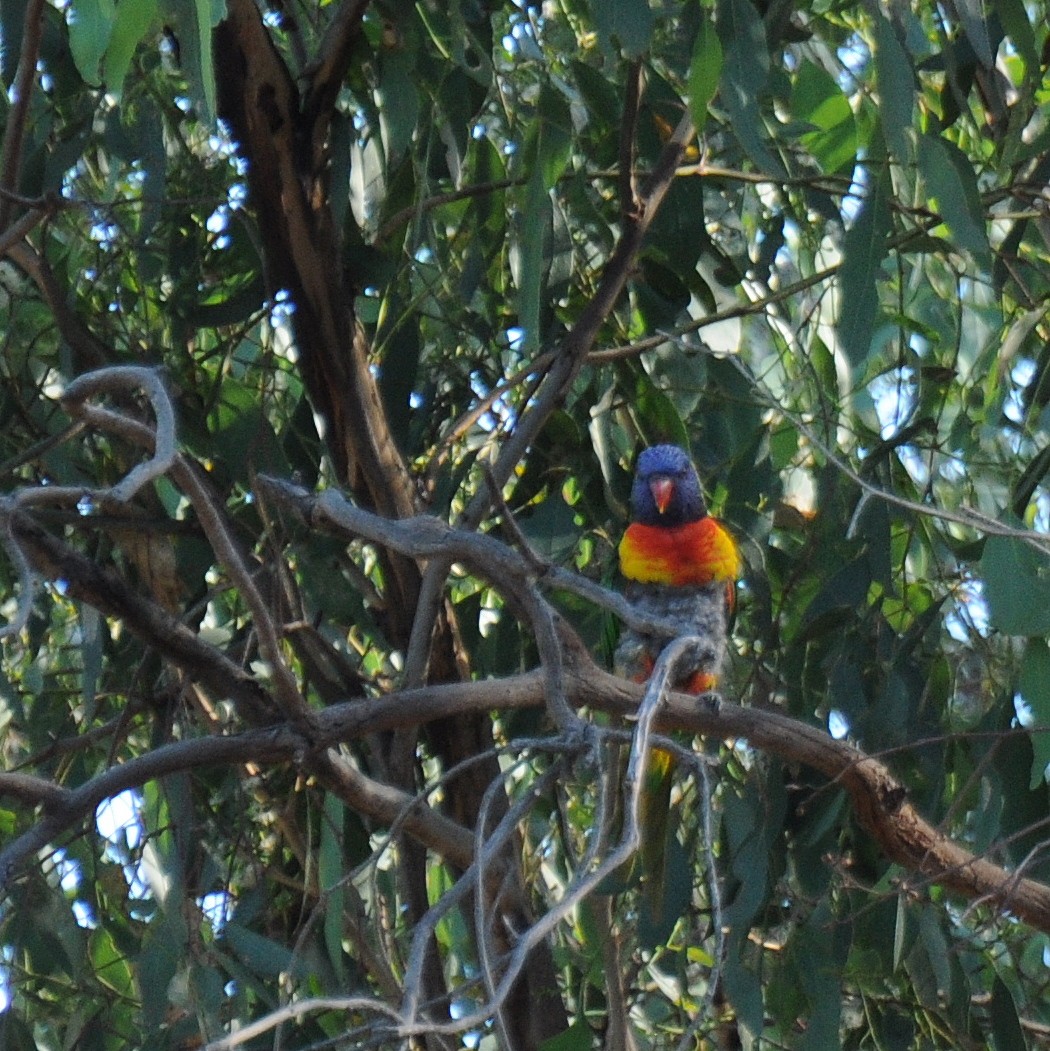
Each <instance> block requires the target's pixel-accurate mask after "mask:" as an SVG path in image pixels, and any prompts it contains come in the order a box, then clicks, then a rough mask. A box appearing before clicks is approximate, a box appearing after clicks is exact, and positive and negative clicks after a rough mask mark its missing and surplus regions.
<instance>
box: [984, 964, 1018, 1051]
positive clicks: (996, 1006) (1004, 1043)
mask: <svg viewBox="0 0 1050 1051" xmlns="http://www.w3.org/2000/svg"><path fill="white" fill-rule="evenodd" d="M988 1014H989V1020H990V1021H991V1025H992V1046H993V1048H994V1051H1027V1049H1028V1041H1027V1040H1026V1039H1025V1035H1024V1030H1023V1029H1022V1028H1021V1021H1020V1019H1019V1018H1018V1016H1017V1004H1015V1003H1014V998H1013V996H1011V995H1010V990H1009V989H1008V988H1007V986H1006V983H1005V982H1004V981H1003V980H1002V978H1000V977H999V975H996V976H995V981H994V982H993V983H992V1003H991V1007H990V1008H989V1011H988Z"/></svg>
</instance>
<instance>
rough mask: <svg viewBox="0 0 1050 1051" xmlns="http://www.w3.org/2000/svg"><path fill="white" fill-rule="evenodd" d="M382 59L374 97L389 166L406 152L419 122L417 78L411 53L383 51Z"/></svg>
mask: <svg viewBox="0 0 1050 1051" xmlns="http://www.w3.org/2000/svg"><path fill="white" fill-rule="evenodd" d="M382 59H383V61H382V65H381V67H380V78H379V87H378V89H377V91H376V95H377V102H378V105H379V119H380V123H381V124H382V128H383V146H384V147H385V150H386V157H387V163H388V164H389V163H391V162H392V161H393V160H395V159H396V158H398V157H399V156H400V155H401V154H402V153H403V152H404V150H406V149H407V148H408V146H409V144H410V143H411V142H412V136H413V135H414V134H415V130H416V124H417V123H418V121H419V92H418V90H417V87H416V86H417V84H418V82H419V76H418V73H417V72H416V55H415V52H414V51H411V50H408V49H404V50H397V51H387V52H384V53H383V56H382Z"/></svg>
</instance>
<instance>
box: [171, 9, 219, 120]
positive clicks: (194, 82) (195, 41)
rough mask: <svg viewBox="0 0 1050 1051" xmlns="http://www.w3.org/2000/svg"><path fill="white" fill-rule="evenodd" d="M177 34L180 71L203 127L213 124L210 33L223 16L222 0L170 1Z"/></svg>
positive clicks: (213, 94) (213, 102) (213, 81)
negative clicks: (192, 97)
mask: <svg viewBox="0 0 1050 1051" xmlns="http://www.w3.org/2000/svg"><path fill="white" fill-rule="evenodd" d="M170 3H171V8H170V12H171V17H172V21H173V22H174V23H175V24H176V26H177V27H178V31H179V45H180V52H181V59H182V68H183V71H184V72H185V75H186V79H187V80H188V81H189V84H190V87H191V90H192V91H193V94H194V97H195V99H196V100H197V102H198V103H199V105H200V108H201V117H202V118H203V119H204V121H205V123H209V124H210V123H212V122H213V121H214V120H215V112H216V105H215V66H214V61H213V55H212V30H213V29H214V28H215V27H216V26H217V25H218V24H219V23H220V22H221V21H222V19H223V18H224V17H225V15H226V0H170Z"/></svg>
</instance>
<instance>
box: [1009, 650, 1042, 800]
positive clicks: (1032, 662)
mask: <svg viewBox="0 0 1050 1051" xmlns="http://www.w3.org/2000/svg"><path fill="white" fill-rule="evenodd" d="M1017 688H1018V692H1019V693H1020V694H1021V697H1022V698H1023V699H1024V702H1025V704H1027V705H1028V707H1029V708H1030V709H1031V712H1032V725H1031V726H1030V727H1029V736H1030V737H1031V740H1032V773H1031V776H1030V778H1029V788H1035V787H1036V785H1038V784H1039V783H1040V782H1041V781H1044V780H1045V779H1046V768H1047V766H1048V765H1050V646H1048V645H1047V641H1046V639H1029V640H1028V642H1027V644H1026V645H1025V651H1024V659H1023V660H1022V662H1021V677H1020V680H1019V682H1018V686H1017Z"/></svg>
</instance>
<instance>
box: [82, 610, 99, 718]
mask: <svg viewBox="0 0 1050 1051" xmlns="http://www.w3.org/2000/svg"><path fill="white" fill-rule="evenodd" d="M77 615H78V616H79V618H80V654H81V662H82V671H81V696H82V698H83V700H84V706H85V708H86V710H87V712H92V711H94V707H95V691H96V689H97V687H98V680H99V676H100V675H101V674H102V658H103V639H102V623H103V621H102V616H101V615H100V614H99V612H98V610H97V609H95V608H94V607H93V606H89V605H87V604H86V603H83V602H78V603H77Z"/></svg>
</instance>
